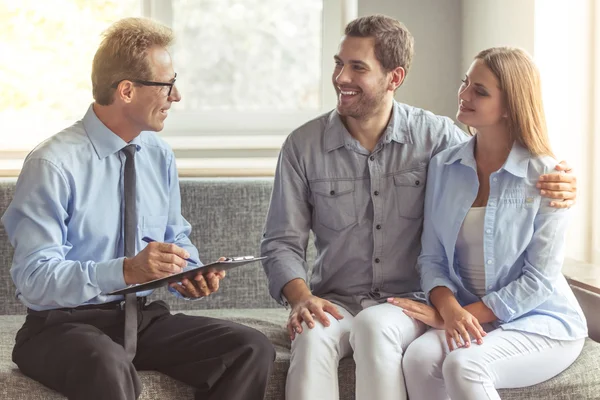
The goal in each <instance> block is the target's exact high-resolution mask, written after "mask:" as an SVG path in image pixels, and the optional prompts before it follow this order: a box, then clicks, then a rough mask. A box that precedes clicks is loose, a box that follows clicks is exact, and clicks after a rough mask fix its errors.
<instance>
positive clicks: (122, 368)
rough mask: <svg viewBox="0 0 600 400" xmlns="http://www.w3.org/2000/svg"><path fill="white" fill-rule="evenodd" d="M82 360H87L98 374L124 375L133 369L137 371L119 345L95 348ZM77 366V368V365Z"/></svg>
mask: <svg viewBox="0 0 600 400" xmlns="http://www.w3.org/2000/svg"><path fill="white" fill-rule="evenodd" d="M82 362H85V363H86V364H87V365H88V366H89V368H91V369H93V370H94V371H95V372H96V373H97V374H100V375H103V376H107V377H108V376H110V375H117V376H124V375H126V374H127V373H130V372H132V371H133V372H134V373H135V367H134V366H133V364H132V363H131V362H130V361H129V360H128V359H127V355H126V353H125V351H124V350H123V348H122V347H121V346H119V345H115V346H106V347H103V348H97V349H94V350H92V351H91V352H90V353H89V355H87V357H86V359H85V361H82ZM75 364H78V363H75ZM75 367H76V368H77V366H75Z"/></svg>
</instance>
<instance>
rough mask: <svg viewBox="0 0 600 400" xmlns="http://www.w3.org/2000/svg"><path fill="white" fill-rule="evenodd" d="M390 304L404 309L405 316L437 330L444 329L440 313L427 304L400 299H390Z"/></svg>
mask: <svg viewBox="0 0 600 400" xmlns="http://www.w3.org/2000/svg"><path fill="white" fill-rule="evenodd" d="M387 301H388V303H391V304H393V305H395V306H398V307H400V308H402V311H404V314H406V315H408V316H409V317H411V318H414V319H416V320H418V321H421V322H423V323H424V324H426V325H429V326H431V327H432V328H435V329H444V320H443V319H442V317H441V316H440V313H438V312H437V310H436V309H435V308H433V307H431V306H428V305H427V304H423V303H419V302H418V301H414V300H409V299H403V298H399V297H390V298H388V299H387Z"/></svg>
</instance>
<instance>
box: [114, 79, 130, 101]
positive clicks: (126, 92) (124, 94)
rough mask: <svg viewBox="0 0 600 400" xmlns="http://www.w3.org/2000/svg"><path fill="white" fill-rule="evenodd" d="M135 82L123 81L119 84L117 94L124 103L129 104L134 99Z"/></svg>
mask: <svg viewBox="0 0 600 400" xmlns="http://www.w3.org/2000/svg"><path fill="white" fill-rule="evenodd" d="M133 88H134V86H133V82H131V81H121V82H120V83H119V86H117V90H116V95H117V98H119V99H121V101H122V102H123V103H126V104H129V103H131V102H132V101H133V96H134V90H133Z"/></svg>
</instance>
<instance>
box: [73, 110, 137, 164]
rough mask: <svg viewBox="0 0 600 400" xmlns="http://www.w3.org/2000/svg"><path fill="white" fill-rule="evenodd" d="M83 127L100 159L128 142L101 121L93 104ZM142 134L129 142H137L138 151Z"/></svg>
mask: <svg viewBox="0 0 600 400" xmlns="http://www.w3.org/2000/svg"><path fill="white" fill-rule="evenodd" d="M83 127H84V128H85V132H86V133H87V135H88V138H89V139H90V142H91V143H92V146H93V147H94V150H95V151H96V155H97V156H98V159H100V160H101V159H103V158H106V157H108V156H109V155H111V154H114V153H116V152H118V151H120V150H121V149H122V148H123V147H125V146H127V144H128V143H127V142H125V141H124V140H123V139H121V138H120V137H119V136H118V135H117V134H116V133H114V132H113V131H111V130H110V129H108V128H107V127H106V125H104V123H103V122H102V121H100V119H99V118H98V116H97V115H96V113H95V112H94V105H93V104H91V105H90V107H89V108H88V110H87V112H86V113H85V116H84V117H83ZM140 136H141V135H138V136H136V137H135V139H133V140H132V141H131V142H130V143H129V144H135V145H136V149H137V151H140V149H141V139H140Z"/></svg>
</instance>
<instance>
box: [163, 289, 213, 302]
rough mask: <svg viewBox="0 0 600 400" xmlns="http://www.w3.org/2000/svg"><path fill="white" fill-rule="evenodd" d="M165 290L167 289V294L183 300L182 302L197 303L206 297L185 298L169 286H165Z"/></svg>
mask: <svg viewBox="0 0 600 400" xmlns="http://www.w3.org/2000/svg"><path fill="white" fill-rule="evenodd" d="M167 288H168V289H169V292H171V293H173V294H174V295H175V297H177V298H179V299H183V300H187V301H198V300H202V299H204V298H206V296H203V297H185V296H183V295H182V294H181V293H179V292H178V291H177V290H175V289H173V288H172V287H171V286H167Z"/></svg>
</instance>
